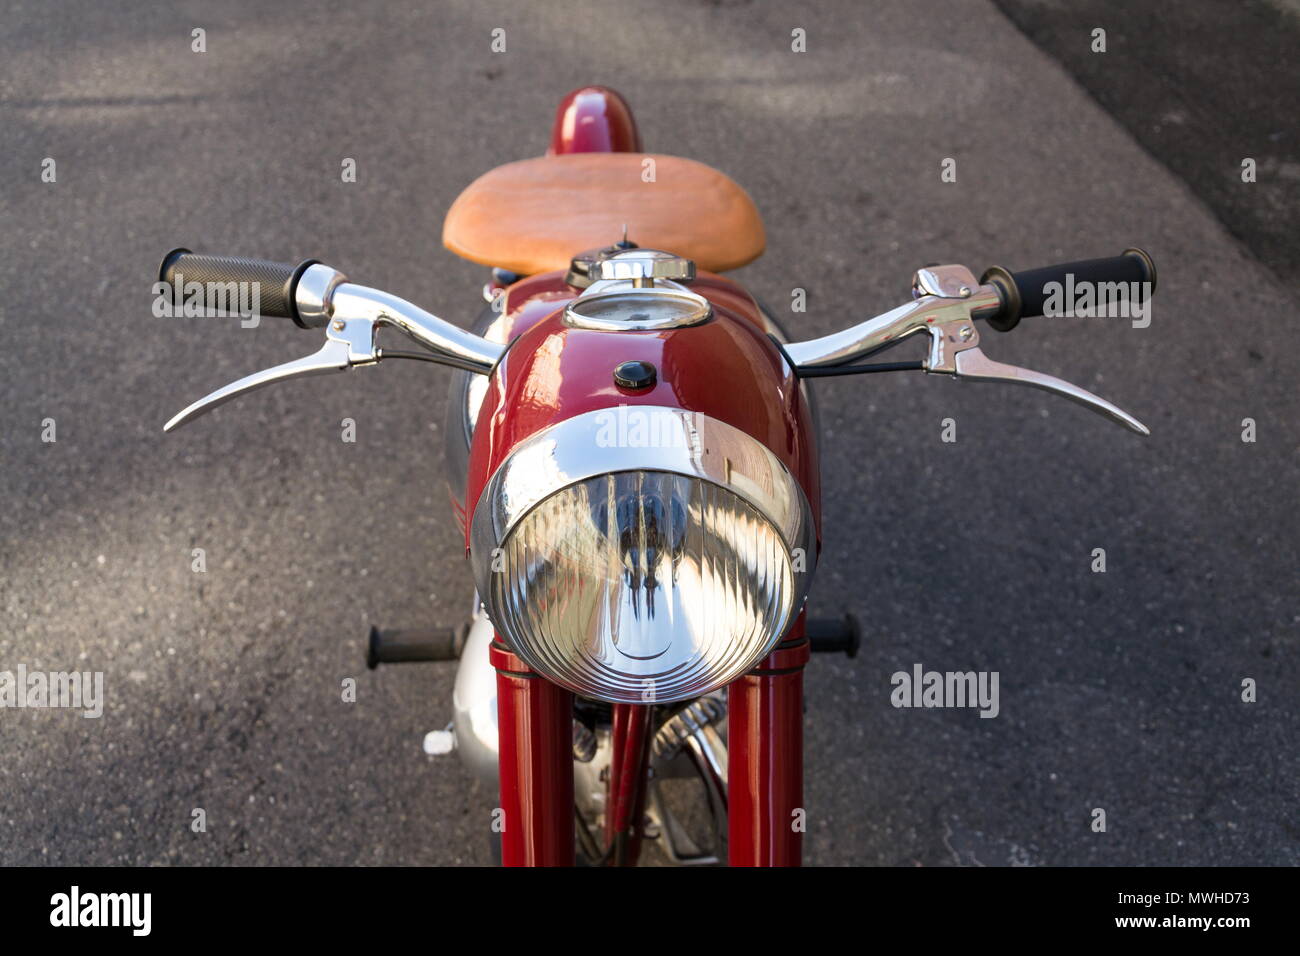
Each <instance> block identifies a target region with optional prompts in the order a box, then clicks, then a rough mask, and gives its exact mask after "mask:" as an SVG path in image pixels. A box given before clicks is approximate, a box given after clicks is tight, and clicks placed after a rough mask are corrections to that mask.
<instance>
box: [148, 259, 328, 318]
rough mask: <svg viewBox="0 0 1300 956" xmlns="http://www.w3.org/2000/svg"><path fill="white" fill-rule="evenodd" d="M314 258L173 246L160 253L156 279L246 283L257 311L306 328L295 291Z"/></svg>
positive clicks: (312, 263)
mask: <svg viewBox="0 0 1300 956" xmlns="http://www.w3.org/2000/svg"><path fill="white" fill-rule="evenodd" d="M316 261H317V260H315V259H304V260H303V261H302V262H300V263H298V264H297V265H296V266H293V265H289V264H287V263H284V262H270V261H268V260H266V259H246V258H244V257H242V256H213V255H208V254H206V253H197V252H191V251H190V250H189V249H173V250H172V251H171V252H169V253H167V255H165V256H163V261H162V265H161V266H159V267H158V279H159V281H160V282H165V283H167V284H168V285H171V286H174V285H176V284H177V282H178V281H179V282H180V283H182V284H183V283H189V282H197V283H199V284H201V285H203V286H205V287H206V286H207V285H208V283H215V284H218V285H226V284H227V283H232V282H233V283H238V284H241V285H242V284H247V285H250V286H252V287H253V288H254V289H256V292H257V302H258V314H259V315H264V316H267V317H270V318H280V319H292V320H293V321H294V324H295V325H297V326H298V327H299V328H303V329H305V328H307V327H308V326H307V325H306V324H305V323H304V322H303V320H302V318H301V317H300V316H299V314H298V307H297V303H296V301H295V298H294V297H295V294H296V293H297V291H298V281H299V280H300V279H301V278H302V276H303V273H304V272H306V271H307V270H308V269H309V268H310V267H311V266H313V265H315V264H316Z"/></svg>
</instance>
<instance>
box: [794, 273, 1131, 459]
mask: <svg viewBox="0 0 1300 956" xmlns="http://www.w3.org/2000/svg"><path fill="white" fill-rule="evenodd" d="M912 295H913V296H914V299H913V301H911V302H909V303H907V304H906V305H900V306H899V307H898V308H896V309H891V310H890V311H888V312H885V313H884V314H882V315H878V316H876V317H875V318H872V319H868V320H867V321H865V322H862V323H860V324H858V325H855V326H853V327H852V328H848V329H845V330H844V331H842V332H835V333H833V334H831V335H827V336H823V337H822V338H819V339H811V340H809V341H807V342H794V343H791V344H789V345H787V346H785V352H786V355H788V356H789V357H790V360H791V361H792V362H793V363H794V365H795V368H796V370H797V371H804V370H809V369H818V368H830V367H834V366H839V365H845V364H847V363H849V362H853V361H854V360H856V359H860V358H863V357H865V356H867V355H870V354H872V353H873V352H878V351H880V350H881V349H884V348H887V347H888V346H890V345H894V344H896V343H897V342H899V341H901V340H902V339H904V338H906V337H908V336H909V335H914V334H916V333H918V332H922V331H924V332H927V333H929V335H930V350H929V355H928V356H927V357H926V360H925V362H924V363H922V367H923V368H924V370H925V371H926V372H929V373H934V374H943V375H951V376H953V377H954V378H959V379H967V380H969V381H975V382H1004V383H1007V384H1010V385H1029V386H1031V387H1033V388H1040V389H1043V390H1044V391H1048V392H1053V393H1055V394H1057V395H1060V396H1062V397H1064V398H1068V399H1070V400H1071V401H1073V402H1077V403H1079V404H1080V405H1083V406H1084V407H1085V408H1089V409H1091V410H1092V411H1094V412H1097V413H1098V414H1099V415H1104V416H1105V417H1107V418H1109V419H1110V420H1111V421H1114V422H1117V423H1118V424H1121V425H1124V426H1126V427H1128V428H1131V429H1132V430H1133V431H1135V432H1137V433H1138V434H1139V435H1149V434H1151V432H1150V430H1149V429H1148V428H1147V427H1146V426H1145V425H1143V424H1142V423H1141V422H1140V421H1138V420H1137V419H1136V418H1134V417H1133V416H1132V415H1130V414H1128V413H1127V412H1125V411H1124V410H1123V409H1121V408H1118V407H1117V406H1115V405H1112V404H1111V403H1110V402H1108V401H1106V400H1105V399H1104V398H1101V397H1099V396H1097V395H1094V394H1093V393H1092V392H1089V391H1088V390H1087V389H1083V388H1080V387H1079V386H1077V385H1072V384H1070V383H1069V382H1066V381H1063V380H1062V379H1059V378H1056V377H1054V376H1051V375H1046V374H1044V373H1042V372H1035V371H1033V370H1032V369H1027V368H1019V367H1017V366H1015V365H1004V364H1002V363H1001V362H995V361H993V360H992V359H990V358H989V357H988V356H987V355H985V354H984V351H983V350H982V349H981V348H980V347H979V346H980V336H979V329H978V328H977V327H976V325H975V320H977V319H987V318H990V317H992V316H995V315H997V314H998V313H999V312H1000V311H1001V309H1002V305H1003V302H1002V296H1001V294H1000V293H999V292H998V289H997V288H996V287H995V286H993V285H991V284H990V285H980V283H979V282H978V281H976V279H975V276H974V274H973V273H971V271H970V270H969V269H967V268H966V267H965V266H960V265H947V266H934V267H930V268H926V269H920V270H918V271H917V273H916V275H915V276H914V277H913V279H912Z"/></svg>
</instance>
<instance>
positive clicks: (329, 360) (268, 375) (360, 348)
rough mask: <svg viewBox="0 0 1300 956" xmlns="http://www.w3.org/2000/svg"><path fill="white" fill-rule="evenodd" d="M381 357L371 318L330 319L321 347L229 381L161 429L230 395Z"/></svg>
mask: <svg viewBox="0 0 1300 956" xmlns="http://www.w3.org/2000/svg"><path fill="white" fill-rule="evenodd" d="M381 357H382V353H381V352H380V350H379V349H378V348H376V347H375V322H374V321H373V320H371V319H348V320H345V319H333V320H331V321H330V322H329V324H328V325H326V326H325V344H324V345H322V346H321V348H320V351H318V352H316V353H315V354H313V355H306V356H303V357H302V358H300V359H295V360H294V361H292V362H285V363H284V364H283V365H277V366H275V367H274V368H268V369H263V370H262V371H260V372H254V373H253V374H252V375H246V376H244V377H243V378H241V379H240V380H239V381H237V382H231V383H230V384H229V385H227V386H225V387H224V388H219V389H217V390H216V391H215V392H213V393H212V394H210V395H205V396H204V397H203V398H200V399H199V400H198V401H197V402H194V403H193V404H192V405H190V406H188V407H187V408H185V409H184V410H183V411H181V412H179V413H178V414H176V415H175V416H174V417H173V418H172V420H171V421H169V422H168V423H167V424H166V425H164V426H163V431H165V432H169V431H171V430H172V429H174V428H179V427H180V426H181V425H184V424H185V423H186V422H191V421H193V420H194V419H196V418H198V417H199V416H200V415H203V414H205V413H206V412H210V411H212V409H214V408H216V407H217V406H218V405H224V404H225V403H226V402H228V401H230V400H231V399H233V398H238V397H239V396H240V395H243V394H245V393H247V392H252V391H256V390H257V389H259V388H265V387H266V386H267V385H274V384H275V383H277V382H283V381H286V380H288V379H291V378H299V377H302V376H306V375H323V374H325V373H326V372H342V371H344V370H345V369H348V368H351V367H352V366H353V365H374V364H375V363H376V362H378V361H379V360H380V358H381Z"/></svg>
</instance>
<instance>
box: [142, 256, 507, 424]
mask: <svg viewBox="0 0 1300 956" xmlns="http://www.w3.org/2000/svg"><path fill="white" fill-rule="evenodd" d="M294 299H295V301H296V304H297V308H298V316H299V318H300V319H301V320H302V323H303V324H304V325H306V326H308V327H310V328H321V327H324V329H325V344H324V345H322V346H321V348H320V351H318V352H316V353H315V354H313V355H308V356H306V357H304V358H300V359H296V360H294V361H292V362H285V363H284V364H283V365H277V366H275V367H274V368H268V369H264V370H263V371H260V372H254V373H253V374H252V375H247V376H245V377H244V378H241V379H240V380H239V381H237V382H232V383H231V384H229V385H227V386H225V387H224V388H219V389H217V390H216V391H215V392H213V393H212V394H210V395H206V396H204V397H203V398H201V399H199V400H198V401H197V402H194V403H193V404H192V405H189V406H188V407H186V408H185V409H184V410H182V411H181V412H179V413H178V414H177V415H175V416H174V417H173V418H172V419H171V421H169V422H168V423H167V424H166V425H164V426H163V431H166V432H169V431H171V430H172V429H174V428H178V427H180V426H181V425H184V424H185V423H186V422H190V421H193V420H194V419H196V418H198V417H199V416H200V415H202V414H204V413H205V412H209V411H211V410H212V409H214V408H216V407H217V406H218V405H224V404H225V403H226V402H228V401H230V400H231V399H232V398H237V397H239V396H240V395H243V394H245V393H246V392H252V391H255V390H256V389H259V388H264V387H265V386H267V385H273V384H275V383H276V382H283V381H286V380H288V379H291V378H298V377H300V376H305V375H320V374H323V373H325V372H342V371H344V370H345V369H348V368H351V367H352V366H354V365H374V364H375V363H377V362H379V361H380V360H382V359H383V357H384V352H383V350H382V349H380V348H379V347H378V345H377V344H376V341H375V333H376V331H377V330H378V328H379V327H380V326H385V325H387V326H392V327H393V328H396V329H400V330H401V331H402V332H404V333H405V334H406V335H407V336H409V337H410V338H412V339H414V340H415V341H416V342H418V343H419V344H420V345H422V346H424V348H425V349H426V350H427V351H428V352H429V358H430V360H432V361H434V362H438V363H439V364H442V365H450V366H452V367H453V368H461V369H466V370H468V371H471V372H477V373H478V374H480V375H486V374H488V373H489V372H491V371H492V369H493V368H494V367H495V366H496V363H497V360H498V359H499V358H501V355H502V353H503V352H504V351H505V346H503V345H498V344H497V343H495V342H489V341H488V340H487V339H484V338H482V337H480V336H477V335H474V334H473V333H472V332H466V331H465V330H464V329H462V328H458V327H457V326H454V325H452V324H451V323H450V322H448V321H446V320H445V319H440V318H438V317H437V316H436V315H433V314H432V313H429V312H425V311H424V310H423V309H421V308H419V307H418V306H415V305H412V304H411V303H410V302H407V301H406V300H405V299H399V298H398V297H397V296H395V295H389V294H388V293H387V292H383V291H380V290H379V289H369V288H366V287H365V286H360V285H355V284H353V283H351V282H348V281H347V276H345V275H343V273H341V272H339V271H338V270H336V269H331V268H330V267H329V266H325V265H320V264H317V265H313V266H311V267H310V268H308V269H307V271H306V272H304V273H303V274H302V278H301V279H300V280H299V281H298V285H297V288H296V290H295V293H294Z"/></svg>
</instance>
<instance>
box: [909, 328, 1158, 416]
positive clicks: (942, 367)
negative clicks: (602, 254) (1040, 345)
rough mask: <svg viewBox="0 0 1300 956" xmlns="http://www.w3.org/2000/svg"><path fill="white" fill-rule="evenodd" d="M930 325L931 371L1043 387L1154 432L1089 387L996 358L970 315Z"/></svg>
mask: <svg viewBox="0 0 1300 956" xmlns="http://www.w3.org/2000/svg"><path fill="white" fill-rule="evenodd" d="M927 328H928V330H929V332H930V354H929V357H928V358H927V359H926V361H925V363H924V367H925V370H926V371H927V372H934V373H939V374H945V375H951V376H953V377H954V378H959V379H970V380H971V381H976V382H1006V383H1008V384H1011V385H1029V386H1031V387H1033V388H1041V389H1043V390H1044V391H1048V392H1053V393H1055V394H1057V395H1060V396H1062V397H1064V398H1068V399H1070V400H1071V401H1073V402H1077V403H1078V404H1080V405H1082V406H1084V407H1085V408H1089V409H1091V410H1092V411H1094V412H1096V413H1097V414H1099V415H1104V416H1105V417H1107V418H1109V419H1110V420H1111V421H1113V422H1118V423H1119V424H1121V425H1126V426H1128V427H1129V428H1131V429H1133V431H1135V432H1137V433H1138V434H1139V435H1150V434H1151V430H1150V429H1149V428H1147V427H1146V426H1145V425H1143V424H1142V423H1141V422H1140V421H1138V420H1137V419H1136V418H1134V417H1133V416H1132V415H1130V414H1129V413H1128V412H1126V411H1124V410H1123V409H1122V408H1119V407H1118V406H1115V405H1112V404H1111V403H1110V402H1108V401H1106V400H1105V399H1104V398H1101V397H1100V396H1097V395H1094V394H1093V393H1092V392H1090V391H1088V390H1087V389H1084V388H1080V387H1079V386H1077V385H1072V384H1070V383H1069V382H1067V381H1064V380H1063V379H1059V378H1056V377H1055V376H1052V375H1046V374H1044V373H1042V372H1035V371H1033V370H1032V369H1027V368H1020V367H1019V366H1016V365H1005V364H1003V363H1002V362H995V361H993V359H991V358H989V357H988V356H987V355H985V354H984V351H983V350H982V349H981V348H980V347H979V344H980V337H979V330H978V329H976V327H975V322H974V320H972V319H970V318H965V319H955V320H952V321H948V322H937V323H935V324H933V325H930V326H927Z"/></svg>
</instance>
